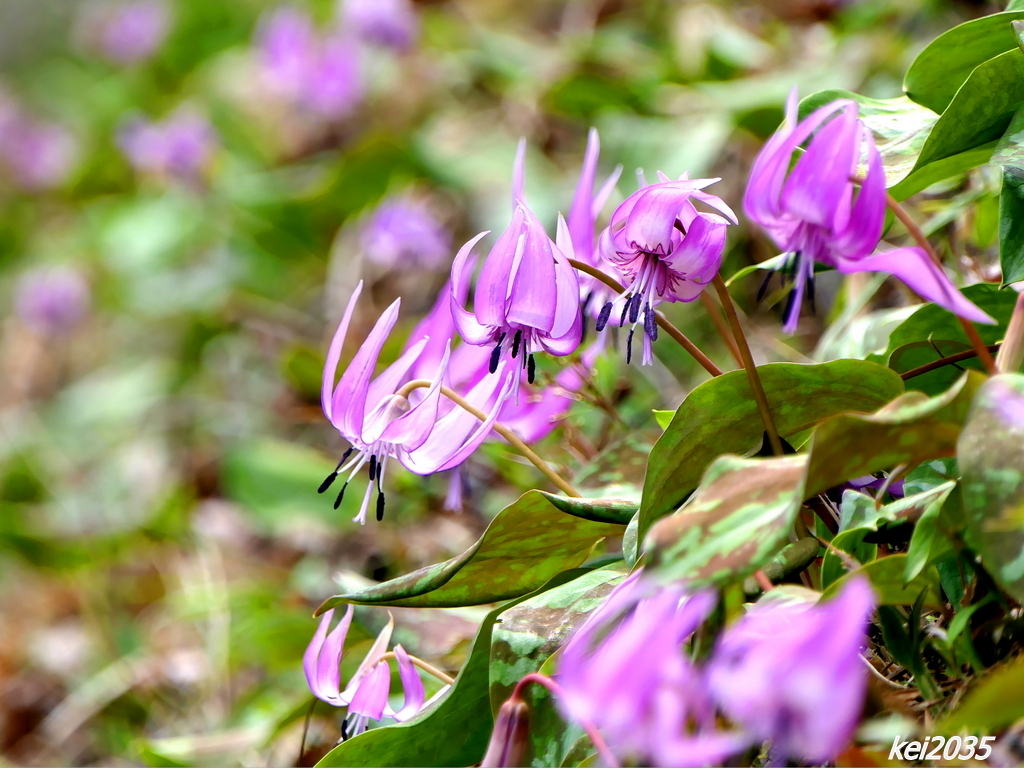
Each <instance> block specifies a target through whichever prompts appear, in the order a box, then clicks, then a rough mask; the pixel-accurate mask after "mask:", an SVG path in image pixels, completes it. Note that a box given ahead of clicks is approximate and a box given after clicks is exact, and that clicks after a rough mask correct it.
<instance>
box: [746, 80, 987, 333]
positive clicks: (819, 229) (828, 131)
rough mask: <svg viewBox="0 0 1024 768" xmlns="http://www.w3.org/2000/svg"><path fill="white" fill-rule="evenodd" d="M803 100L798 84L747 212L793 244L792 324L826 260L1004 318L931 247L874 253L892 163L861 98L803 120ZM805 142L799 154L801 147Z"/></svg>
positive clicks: (781, 243)
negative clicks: (965, 289) (979, 300)
mask: <svg viewBox="0 0 1024 768" xmlns="http://www.w3.org/2000/svg"><path fill="white" fill-rule="evenodd" d="M797 107H798V102H797V92H796V90H795V89H794V90H793V92H792V93H791V94H790V96H789V100H788V102H787V105H786V117H785V121H784V122H783V124H782V127H781V128H779V130H778V131H777V132H776V133H775V135H773V136H772V137H771V138H770V139H768V141H767V142H766V143H765V145H764V148H763V149H762V150H761V153H760V154H759V155H758V156H757V159H756V160H755V161H754V165H753V168H752V169H751V171H750V183H749V184H748V186H747V192H746V196H745V197H744V201H743V204H744V209H745V210H746V212H747V215H748V216H749V217H750V218H751V219H753V221H754V222H756V223H757V224H758V225H760V227H761V228H762V229H764V231H765V232H767V233H768V235H769V236H770V237H771V238H772V240H774V241H775V244H776V245H777V246H778V247H779V248H780V249H781V250H782V251H784V252H785V253H786V262H785V266H784V267H783V268H782V272H783V274H784V275H787V276H789V277H790V278H791V279H792V280H793V290H792V292H791V293H790V296H789V300H788V303H787V305H786V310H785V328H786V331H788V332H790V333H791V332H793V331H795V330H796V325H797V321H798V320H799V316H800V307H801V304H802V302H803V297H804V294H805V292H806V293H807V295H808V296H809V298H810V299H811V301H812V302H813V299H814V263H815V262H816V261H817V262H820V263H822V264H825V265H827V266H830V267H834V268H836V269H837V270H839V271H840V272H842V273H844V274H851V273H854V272H885V273H888V274H891V275H894V276H896V277H898V278H899V279H900V280H902V281H903V282H904V283H906V284H907V285H908V286H909V287H910V288H911V289H912V290H913V291H914V292H916V293H917V294H919V295H920V296H921V297H922V298H924V299H926V300H928V301H932V302H934V303H936V304H938V305H939V306H941V307H944V308H946V309H948V310H949V311H950V312H953V313H955V314H957V315H960V316H961V317H964V318H966V319H968V320H973V321H975V322H980V323H992V322H994V321H993V320H992V318H990V317H989V316H988V315H987V314H985V313H984V312H983V311H981V310H980V309H979V308H978V307H977V306H975V305H974V304H973V303H971V302H970V301H969V300H968V299H967V298H965V297H964V295H963V294H962V293H960V291H958V290H957V289H956V287H955V286H954V285H953V284H952V283H951V282H950V280H949V278H947V277H946V275H945V273H944V272H943V271H942V269H941V268H940V267H938V266H937V265H936V264H935V263H934V262H932V260H931V259H930V258H929V256H928V255H927V254H926V253H925V252H924V251H923V250H922V249H920V248H898V249H895V250H891V251H886V252H883V253H875V254H873V255H872V253H873V251H874V250H875V248H877V247H878V243H879V239H880V238H881V236H882V226H883V224H884V222H885V208H886V191H885V171H884V169H883V167H882V159H881V156H880V155H879V153H878V148H877V147H876V146H875V141H874V138H873V136H872V134H871V131H870V130H869V129H868V128H867V126H866V125H864V123H863V121H861V120H860V119H858V117H857V104H856V102H854V101H850V100H847V99H839V100H837V101H833V102H831V103H829V104H826V105H825V106H823V107H820V108H818V109H816V110H815V111H814V112H812V113H811V114H810V115H809V116H808V117H807V118H806V119H805V120H803V121H802V122H800V123H797ZM812 134H813V135H812ZM804 144H806V147H805V149H804V151H803V153H802V154H800V156H799V157H798V159H797V160H796V162H795V163H794V162H793V158H794V154H795V153H797V152H798V150H800V148H801V146H803V145H804ZM864 162H866V174H865V175H864V176H863V180H862V181H861V182H860V183H859V185H855V184H854V183H853V182H852V181H851V178H853V177H856V176H858V175H859V168H860V167H861V164H862V163H864ZM769 277H770V275H769ZM765 285H767V281H766V283H765ZM763 290H764V289H763V288H762V291H763Z"/></svg>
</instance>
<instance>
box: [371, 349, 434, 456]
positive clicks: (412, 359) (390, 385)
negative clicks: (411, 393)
mask: <svg viewBox="0 0 1024 768" xmlns="http://www.w3.org/2000/svg"><path fill="white" fill-rule="evenodd" d="M429 342H430V339H429V338H421V339H420V340H419V341H417V342H416V343H415V344H413V345H412V346H410V347H409V348H408V349H406V350H405V352H403V353H402V355H401V356H400V357H399V358H398V359H397V360H395V362H393V363H392V364H391V365H389V366H388V367H387V368H385V369H384V370H383V371H381V374H380V376H378V377H377V378H376V379H374V380H373V381H372V382H371V383H370V387H369V389H367V391H366V403H367V406H368V409H370V410H372V409H373V408H376V406H377V403H379V402H380V401H381V400H382V399H383V398H385V397H387V396H388V395H391V394H394V392H395V391H396V390H397V389H398V388H399V387H400V386H401V385H402V384H403V383H404V382H405V381H406V380H407V379H408V373H409V371H410V370H411V369H412V368H413V366H414V365H416V363H417V362H418V361H419V357H420V355H421V354H422V353H423V349H424V348H425V347H426V346H427V344H428V343H429ZM444 343H445V344H447V343H448V341H447V339H446V340H445V342H444ZM442 349H443V347H442ZM442 354H443V353H442ZM373 440H374V439H373V438H370V439H368V440H367V441H366V442H373Z"/></svg>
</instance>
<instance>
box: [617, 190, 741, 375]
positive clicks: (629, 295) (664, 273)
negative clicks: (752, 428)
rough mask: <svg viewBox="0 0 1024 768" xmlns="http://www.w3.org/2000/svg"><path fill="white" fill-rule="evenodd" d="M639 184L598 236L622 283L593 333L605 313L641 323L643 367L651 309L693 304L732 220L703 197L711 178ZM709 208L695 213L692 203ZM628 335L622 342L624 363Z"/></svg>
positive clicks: (651, 332) (714, 269)
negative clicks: (665, 304) (671, 303)
mask: <svg viewBox="0 0 1024 768" xmlns="http://www.w3.org/2000/svg"><path fill="white" fill-rule="evenodd" d="M658 178H659V179H660V182H659V183H656V184H650V185H645V186H643V187H642V188H641V189H640V190H639V191H637V192H634V193H633V194H632V195H630V196H629V197H627V198H626V199H625V200H624V201H623V203H622V204H621V205H620V206H619V207H618V208H616V209H615V212H614V213H613V214H612V220H611V223H610V224H609V225H608V228H607V229H605V230H604V232H602V233H601V240H600V248H601V252H602V254H603V255H604V258H605V259H607V260H608V261H609V262H610V263H611V264H613V265H614V266H615V268H616V269H617V270H618V272H619V273H620V274H621V275H622V277H623V279H624V282H625V283H626V290H625V292H624V293H623V294H622V296H621V297H620V298H617V299H616V300H615V301H610V302H607V303H606V304H605V305H604V307H603V308H602V309H601V314H600V316H599V318H598V324H597V329H598V330H599V331H600V330H603V328H604V326H605V324H606V323H607V322H608V321H609V319H610V318H611V315H612V312H613V311H614V312H616V313H617V314H618V316H617V320H618V322H619V324H620V325H623V326H624V325H626V324H627V323H629V324H630V325H631V326H634V327H635V326H636V324H637V323H638V322H642V323H643V329H644V346H643V364H644V365H647V364H649V363H650V362H651V357H652V355H651V342H653V341H654V340H656V339H657V338H658V325H657V322H656V318H655V315H654V307H655V306H657V305H658V304H660V303H661V302H663V301H693V300H694V299H696V298H697V297H698V296H699V295H700V293H701V291H703V290H704V286H706V285H707V284H708V283H710V282H711V280H712V279H713V278H714V276H715V275H716V274H718V269H719V267H721V265H722V251H723V249H724V248H725V230H726V227H727V226H728V225H729V223H730V222H731V223H733V224H735V223H736V215H735V214H734V213H733V212H732V210H731V209H730V208H729V206H728V205H726V204H725V203H724V202H723V201H722V200H721V199H720V198H718V197H716V196H715V195H711V194H708V193H707V192H704V191H703V190H704V188H705V187H708V186H710V185H711V184H714V183H715V182H716V181H718V179H688V178H686V177H685V176H684V177H683V178H682V179H680V180H679V181H669V180H668V178H667V177H666V176H665V175H664V174H662V173H660V172H659V174H658ZM695 201H696V202H698V203H701V204H702V205H704V206H706V207H708V208H710V209H711V211H712V212H707V211H702V210H698V208H697V207H696V206H695V205H694V202H695ZM632 339H633V330H632V329H631V330H630V333H629V336H628V338H627V360H628V359H629V357H630V356H631V352H632V346H631V343H632Z"/></svg>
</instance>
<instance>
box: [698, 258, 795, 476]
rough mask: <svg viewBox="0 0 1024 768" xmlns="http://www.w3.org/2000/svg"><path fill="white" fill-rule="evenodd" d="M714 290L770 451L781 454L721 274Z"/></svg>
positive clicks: (768, 409)
mask: <svg viewBox="0 0 1024 768" xmlns="http://www.w3.org/2000/svg"><path fill="white" fill-rule="evenodd" d="M714 284H715V290H716V291H718V298H719V299H720V300H721V302H722V308H723V309H724V310H725V316H726V317H727V318H728V320H729V326H730V327H731V328H732V335H733V336H734V337H735V339H736V344H737V346H739V349H740V356H741V357H742V359H743V369H744V370H745V371H746V372H747V379H748V380H749V381H750V388H751V389H752V390H753V392H754V401H755V402H756V403H757V410H758V411H760V413H761V423H762V424H764V431H765V432H767V433H768V440H769V441H770V442H771V444H772V451H773V452H774V453H775V455H776V456H781V455H782V440H781V439H780V438H779V430H778V429H777V428H776V426H775V418H774V417H773V416H772V409H771V407H770V406H769V405H768V396H767V395H766V394H765V393H764V386H763V385H762V384H761V377H760V376H759V375H758V374H757V366H755V365H754V356H753V355H751V354H750V345H749V344H748V343H747V337H746V334H744V333H743V326H742V325H740V318H739V315H737V314H736V305H735V304H733V303H732V296H730V295H729V289H728V288H726V287H725V281H724V280H722V276H721V275H715V279H714Z"/></svg>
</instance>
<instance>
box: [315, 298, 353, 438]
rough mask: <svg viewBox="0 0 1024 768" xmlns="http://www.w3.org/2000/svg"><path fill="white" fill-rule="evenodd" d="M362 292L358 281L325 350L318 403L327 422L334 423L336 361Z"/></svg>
mask: <svg viewBox="0 0 1024 768" xmlns="http://www.w3.org/2000/svg"><path fill="white" fill-rule="evenodd" d="M362 291H363V281H362V280H360V281H359V284H358V285H357V286H356V289H355V290H354V291H353V292H352V297H351V298H350V299H349V300H348V306H347V307H345V314H344V315H343V316H342V318H341V323H340V324H339V325H338V330H337V331H335V332H334V338H333V339H331V346H330V349H328V350H327V361H326V362H325V363H324V376H323V383H322V385H321V390H320V403H321V404H322V406H323V409H324V415H325V416H326V417H327V420H328V421H330V422H332V423H333V422H334V416H333V413H334V402H333V398H332V397H331V392H332V390H333V389H334V375H335V373H336V372H337V370H338V361H339V360H340V359H341V350H342V348H343V347H344V346H345V335H346V334H347V333H348V326H349V323H350V322H351V320H352V313H353V312H354V311H355V308H356V302H357V301H358V300H359V294H360V293H362Z"/></svg>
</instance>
